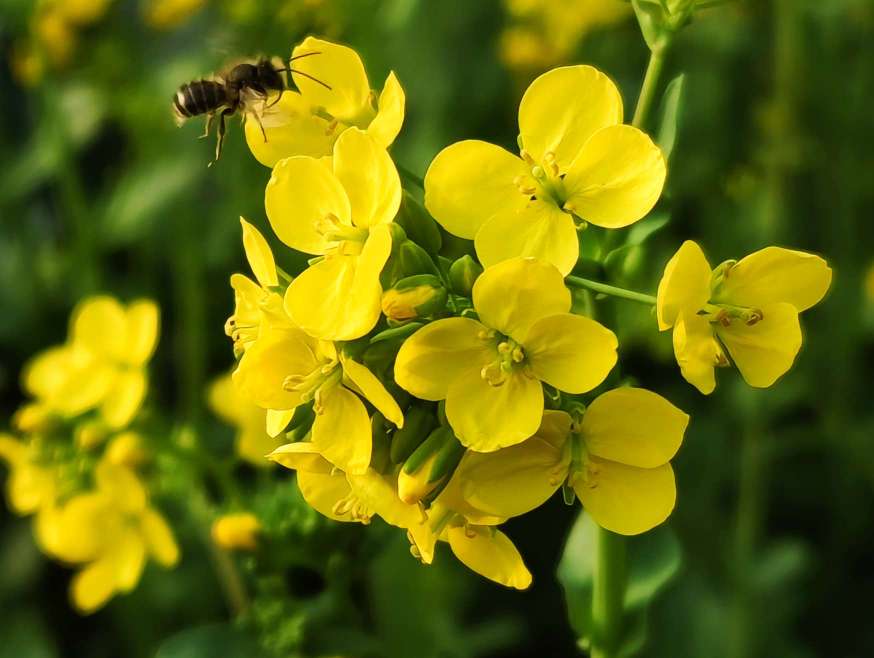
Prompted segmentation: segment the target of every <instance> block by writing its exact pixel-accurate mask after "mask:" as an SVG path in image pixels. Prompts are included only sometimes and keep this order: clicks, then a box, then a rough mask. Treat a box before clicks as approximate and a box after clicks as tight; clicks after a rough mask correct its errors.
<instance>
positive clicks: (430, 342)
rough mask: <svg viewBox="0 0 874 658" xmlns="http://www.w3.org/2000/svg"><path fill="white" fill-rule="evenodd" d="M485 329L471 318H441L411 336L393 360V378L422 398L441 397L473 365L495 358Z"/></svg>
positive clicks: (436, 398) (434, 398) (485, 363)
mask: <svg viewBox="0 0 874 658" xmlns="http://www.w3.org/2000/svg"><path fill="white" fill-rule="evenodd" d="M485 331H486V328H485V327H484V326H483V325H482V324H480V323H479V322H477V321H476V320H472V319H470V318H444V319H442V320H437V321H435V322H431V323H429V324H427V325H425V326H424V327H422V328H421V329H419V330H418V331H417V332H416V333H414V334H413V335H412V336H410V337H409V338H408V339H407V340H406V341H405V342H404V344H403V345H402V346H401V349H400V351H399V352H398V356H397V359H396V360H395V368H394V373H395V381H396V382H397V383H398V385H399V386H400V387H401V388H403V389H404V390H406V391H408V392H410V393H412V394H413V395H415V396H416V397H417V398H422V399H423V400H433V401H437V400H443V399H445V398H446V395H447V393H448V392H449V387H450V386H451V385H452V382H454V381H455V380H456V379H458V377H459V376H461V375H462V374H463V373H464V372H466V371H467V370H469V369H470V366H471V365H472V364H479V365H480V367H483V366H485V365H487V364H488V363H489V362H490V361H491V360H493V359H494V358H495V349H494V346H493V343H492V342H490V341H489V340H488V339H486V338H484V336H483V334H484V333H485Z"/></svg>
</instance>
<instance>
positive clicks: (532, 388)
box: [395, 258, 617, 452]
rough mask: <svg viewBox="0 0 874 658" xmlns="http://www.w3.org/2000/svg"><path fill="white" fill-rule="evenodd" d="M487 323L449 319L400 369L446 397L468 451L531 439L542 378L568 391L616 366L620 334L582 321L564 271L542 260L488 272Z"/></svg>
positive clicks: (428, 333) (407, 380)
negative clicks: (573, 308) (573, 305)
mask: <svg viewBox="0 0 874 658" xmlns="http://www.w3.org/2000/svg"><path fill="white" fill-rule="evenodd" d="M473 305H474V308H475V310H476V312H477V314H478V315H479V320H474V319H472V318H468V317H456V318H446V319H442V320H437V321H436V322H432V323H430V324H428V325H426V326H425V327H422V328H421V329H419V330H418V331H417V332H416V333H415V334H413V335H412V336H411V337H410V338H409V339H407V341H406V342H405V343H404V344H403V346H402V347H401V349H400V351H399V352H398V356H397V361H396V362H395V380H396V381H397V383H398V385H400V386H401V387H402V388H404V389H406V390H407V391H409V392H410V393H412V394H413V395H415V396H416V397H419V398H422V399H424V400H444V399H445V400H446V417H447V418H448V419H449V424H450V425H452V429H453V430H454V431H455V434H456V435H457V436H458V438H459V440H460V441H461V442H462V443H463V444H464V445H465V446H467V447H468V448H471V449H473V450H478V451H480V452H490V451H492V450H497V449H498V448H503V447H505V446H510V445H513V444H515V443H519V442H520V441H524V440H525V439H527V438H528V437H530V436H531V435H532V434H534V432H535V431H537V428H538V426H539V425H540V419H541V417H542V415H543V389H542V387H541V381H543V382H545V383H547V384H549V385H551V386H554V387H555V388H557V389H559V390H561V391H565V392H568V393H585V392H586V391H590V390H591V389H593V388H595V387H596V386H597V385H598V384H600V383H601V382H602V381H603V380H604V378H605V377H606V376H607V373H609V372H610V370H611V369H612V368H613V366H614V365H615V363H616V347H617V342H616V336H615V335H614V334H613V332H612V331H610V330H609V329H606V328H605V327H603V326H601V325H600V324H598V323H597V322H595V321H594V320H590V319H589V318H585V317H581V316H579V315H572V314H571V313H570V312H569V311H570V307H571V297H570V293H569V292H568V290H567V288H565V286H564V282H563V280H562V276H561V274H560V273H559V271H558V270H557V269H556V268H555V267H554V266H552V265H550V264H549V263H546V262H544V261H541V260H537V259H533V258H515V259H513V260H509V261H505V262H503V263H501V264H499V265H495V266H493V267H490V268H489V269H487V270H486V271H485V272H484V273H483V274H482V275H481V276H480V277H479V278H478V279H477V281H476V283H475V284H474V286H473Z"/></svg>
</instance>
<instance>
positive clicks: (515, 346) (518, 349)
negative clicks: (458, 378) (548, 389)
mask: <svg viewBox="0 0 874 658" xmlns="http://www.w3.org/2000/svg"><path fill="white" fill-rule="evenodd" d="M499 336H500V337H499ZM498 337H499V338H498ZM480 338H481V339H483V340H487V341H494V340H496V339H497V345H495V355H496V358H495V360H494V361H491V362H490V363H488V364H486V365H485V366H483V368H482V370H480V377H482V378H483V379H485V380H486V381H487V382H488V383H489V384H490V385H491V386H502V385H503V384H504V382H506V381H507V377H509V376H510V373H512V372H513V370H521V371H522V372H523V374H525V375H526V376H529V370H530V369H529V368H528V364H527V362H526V360H525V350H524V349H523V348H522V345H520V344H519V343H517V342H516V341H515V340H513V339H512V338H510V337H508V336H501V335H500V334H498V333H497V332H495V331H494V330H485V331H482V332H480Z"/></svg>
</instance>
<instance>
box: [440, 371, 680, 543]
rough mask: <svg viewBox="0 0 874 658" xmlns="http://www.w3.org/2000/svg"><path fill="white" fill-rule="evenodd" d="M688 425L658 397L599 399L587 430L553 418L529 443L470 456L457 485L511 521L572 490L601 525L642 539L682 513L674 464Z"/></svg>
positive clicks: (561, 415) (633, 392) (619, 393)
mask: <svg viewBox="0 0 874 658" xmlns="http://www.w3.org/2000/svg"><path fill="white" fill-rule="evenodd" d="M688 422H689V416H687V415H686V414H685V413H683V412H682V411H680V410H679V409H677V408H676V407H675V406H674V405H672V404H671V403H670V402H668V401H667V400H665V399H664V398H662V397H661V396H659V395H656V394H655V393H651V392H650V391H647V390H644V389H641V388H618V389H614V390H612V391H608V392H607V393H604V394H603V395H601V396H599V397H598V398H596V399H595V401H594V402H592V404H591V405H589V407H588V409H587V410H586V411H585V413H584V415H583V417H582V421H581V422H575V421H574V420H573V419H572V418H571V416H570V415H568V414H567V413H565V412H564V411H546V412H545V414H544V416H543V422H542V423H541V425H540V428H539V429H538V430H537V433H536V434H535V435H534V436H533V437H531V438H530V439H528V440H527V441H524V442H523V443H520V444H518V445H515V446H512V447H510V448H505V449H503V450H499V451H498V452H494V453H489V454H483V453H476V452H468V453H467V454H466V455H465V457H464V459H462V462H461V464H460V465H459V467H458V471H457V472H456V477H457V478H458V479H459V480H460V481H461V483H462V484H461V485H460V486H461V489H462V495H463V497H464V499H465V500H466V501H467V502H468V503H469V504H471V505H472V506H474V507H475V508H477V509H479V510H481V511H482V512H484V513H490V514H494V515H496V516H503V517H513V516H518V515H520V514H524V513H526V512H529V511H530V510H533V509H535V508H536V507H539V506H540V505H542V504H543V503H544V502H546V500H547V499H549V498H550V497H551V496H552V495H553V494H554V493H555V491H556V490H557V489H558V488H559V487H560V486H561V485H562V483H564V482H567V484H568V485H569V486H571V487H572V488H573V490H574V491H575V492H576V495H577V497H579V499H580V502H582V504H583V507H585V508H586V510H587V511H588V512H589V514H590V515H591V516H592V518H593V519H594V520H595V522H596V523H598V524H599V525H601V526H602V527H604V528H607V529H608V530H611V531H613V532H617V533H619V534H623V535H636V534H639V533H641V532H645V531H647V530H649V529H650V528H653V527H654V526H656V525H658V524H660V523H661V522H662V521H664V520H665V519H666V518H667V517H668V516H669V515H670V513H671V510H673V508H674V502H675V499H676V495H677V494H676V486H675V483H674V472H673V469H672V468H671V465H670V463H669V461H670V460H671V458H672V457H673V456H674V454H675V453H676V452H677V450H678V449H679V447H680V443H681V442H682V440H683V433H684V432H685V430H686V426H687V424H688Z"/></svg>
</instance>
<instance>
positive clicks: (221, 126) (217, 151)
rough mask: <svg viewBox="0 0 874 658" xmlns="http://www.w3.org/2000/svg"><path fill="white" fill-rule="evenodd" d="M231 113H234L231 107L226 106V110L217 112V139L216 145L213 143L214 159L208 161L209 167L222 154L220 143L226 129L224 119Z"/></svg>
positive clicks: (222, 141)
mask: <svg viewBox="0 0 874 658" xmlns="http://www.w3.org/2000/svg"><path fill="white" fill-rule="evenodd" d="M233 113H234V110H233V109H231V108H228V109H226V110H222V112H221V114H219V124H218V140H217V141H216V145H215V160H213V161H212V162H210V163H209V165H207V166H209V167H212V166H213V165H214V164H215V163H216V162H218V159H219V158H220V157H221V155H222V144H223V143H224V141H225V131H226V127H225V119H226V118H227V117H229V116H231V115H232V114H233Z"/></svg>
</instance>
